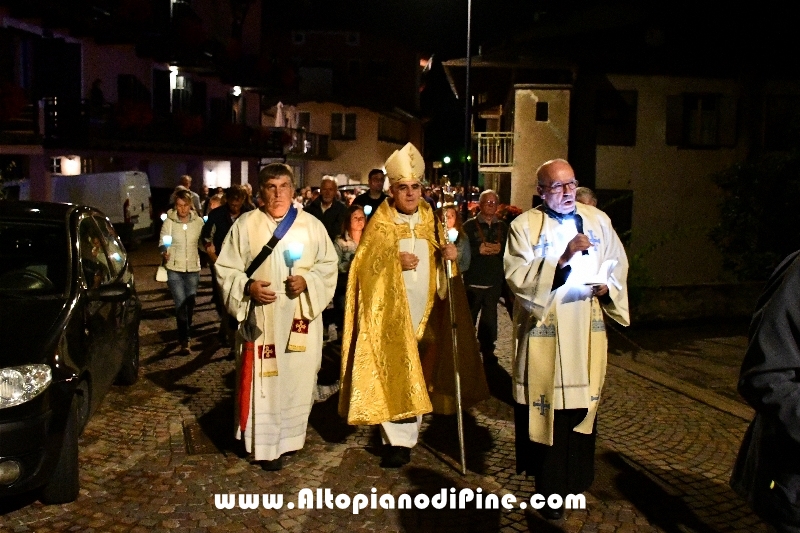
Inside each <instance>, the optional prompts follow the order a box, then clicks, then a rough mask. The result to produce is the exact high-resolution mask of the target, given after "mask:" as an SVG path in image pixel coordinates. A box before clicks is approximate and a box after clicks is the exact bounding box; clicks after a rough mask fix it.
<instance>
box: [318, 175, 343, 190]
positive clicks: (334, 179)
mask: <svg viewBox="0 0 800 533" xmlns="http://www.w3.org/2000/svg"><path fill="white" fill-rule="evenodd" d="M326 181H331V182H333V184H334V185H336V188H337V189H338V188H339V182H337V181H336V178H334V177H333V176H328V175H325V176H322V180H321V181H320V182H319V186H320V188H322V184H323V183H325V182H326Z"/></svg>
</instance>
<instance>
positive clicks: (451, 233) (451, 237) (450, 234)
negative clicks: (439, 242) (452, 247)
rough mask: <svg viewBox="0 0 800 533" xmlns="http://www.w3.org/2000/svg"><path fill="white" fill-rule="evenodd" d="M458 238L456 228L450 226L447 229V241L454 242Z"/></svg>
mask: <svg viewBox="0 0 800 533" xmlns="http://www.w3.org/2000/svg"><path fill="white" fill-rule="evenodd" d="M457 239H458V230H457V229H456V228H450V229H449V230H447V242H456V240H457Z"/></svg>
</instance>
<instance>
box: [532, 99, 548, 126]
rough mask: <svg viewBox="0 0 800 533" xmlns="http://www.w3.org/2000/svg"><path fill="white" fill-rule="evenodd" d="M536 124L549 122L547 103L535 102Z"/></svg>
mask: <svg viewBox="0 0 800 533" xmlns="http://www.w3.org/2000/svg"><path fill="white" fill-rule="evenodd" d="M534 120H536V122H549V121H550V105H549V104H548V103H547V102H536V118H535V119H534Z"/></svg>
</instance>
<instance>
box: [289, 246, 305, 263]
mask: <svg viewBox="0 0 800 533" xmlns="http://www.w3.org/2000/svg"><path fill="white" fill-rule="evenodd" d="M286 248H287V249H288V250H289V258H290V259H291V260H292V261H297V260H298V259H300V258H301V257H302V256H303V243H302V242H290V243H288V244H287V245H286Z"/></svg>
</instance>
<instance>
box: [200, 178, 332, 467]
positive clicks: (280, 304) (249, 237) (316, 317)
mask: <svg viewBox="0 0 800 533" xmlns="http://www.w3.org/2000/svg"><path fill="white" fill-rule="evenodd" d="M292 181H293V174H292V171H291V168H290V167H288V166H286V165H283V164H277V163H276V164H272V165H268V166H266V167H264V168H263V169H262V170H261V172H260V173H259V187H260V189H261V198H263V199H264V207H262V208H259V209H256V210H253V211H250V212H248V213H245V214H243V215H242V216H240V217H239V219H237V220H236V222H235V223H234V225H233V227H232V228H231V230H230V232H229V233H228V236H227V237H226V238H225V241H224V242H223V244H222V250H221V252H220V254H219V257H218V259H217V262H216V263H215V265H214V268H216V269H217V279H218V280H219V283H220V285H221V289H222V294H223V298H224V302H225V305H226V307H227V309H228V311H229V312H230V313H231V315H233V316H235V317H236V319H237V320H238V321H239V324H240V326H239V334H238V335H237V347H238V348H239V349H238V350H237V360H236V370H237V379H236V384H237V392H236V402H235V403H236V411H237V412H236V437H237V438H238V439H243V440H244V444H245V448H246V450H247V451H248V452H249V453H252V454H253V455H254V458H255V460H256V461H261V462H262V466H263V468H264V469H265V470H278V469H280V468H281V467H282V461H281V455H282V454H285V453H287V452H290V451H294V450H299V449H301V448H302V447H303V444H304V443H305V438H306V427H307V425H308V415H309V413H310V412H311V407H312V405H313V403H314V399H313V397H314V387H315V385H316V379H317V372H318V371H319V368H320V365H321V362H322V318H321V313H322V311H323V310H324V309H325V307H326V306H327V305H328V302H330V301H331V299H332V298H333V292H334V290H335V289H336V279H337V275H338V259H337V255H336V251H335V249H334V247H333V243H332V242H331V240H330V238H329V237H328V233H327V231H326V230H325V227H324V226H323V225H322V223H321V222H320V221H319V220H317V219H316V218H314V217H313V216H311V215H309V214H308V213H306V212H304V211H302V210H299V211H298V210H296V209H295V208H294V207H293V206H292V197H293V194H294V184H293V182H292ZM290 210H291V212H290ZM292 217H295V218H294V221H293V222H292V224H291V226H289V227H288V231H286V232H285V235H283V237H282V238H281V239H280V240H279V241H278V242H277V244H275V245H274V250H273V251H272V253H271V254H270V255H269V256H268V257H267V258H266V260H264V261H263V263H261V265H260V266H259V267H258V268H257V269H256V270H255V271H254V272H253V273H252V276H250V277H248V275H247V274H246V270H247V268H248V267H249V266H250V264H251V263H252V262H253V260H254V258H256V257H257V256H258V254H259V252H261V251H262V249H263V248H264V245H265V244H267V243H268V242H270V239H271V238H272V237H273V234H275V233H276V230H277V229H278V228H279V226H280V224H281V222H282V221H283V220H284V218H287V219H291V218H292ZM278 233H280V231H278ZM276 236H277V235H276ZM245 323H247V324H249V325H251V326H254V328H253V329H252V331H255V335H252V336H253V338H252V339H249V340H251V341H252V343H251V344H248V343H244V342H243V340H244V338H243V336H242V333H243V332H244V331H245V329H246V328H244V327H243V326H244V324H245ZM247 331H251V330H250V329H249V328H247ZM243 347H244V348H243ZM248 350H249V351H248Z"/></svg>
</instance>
